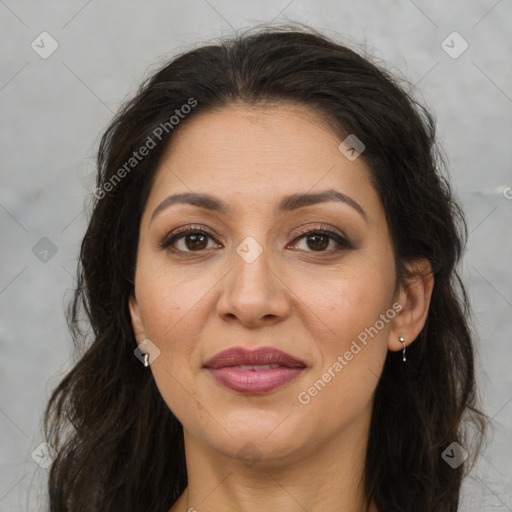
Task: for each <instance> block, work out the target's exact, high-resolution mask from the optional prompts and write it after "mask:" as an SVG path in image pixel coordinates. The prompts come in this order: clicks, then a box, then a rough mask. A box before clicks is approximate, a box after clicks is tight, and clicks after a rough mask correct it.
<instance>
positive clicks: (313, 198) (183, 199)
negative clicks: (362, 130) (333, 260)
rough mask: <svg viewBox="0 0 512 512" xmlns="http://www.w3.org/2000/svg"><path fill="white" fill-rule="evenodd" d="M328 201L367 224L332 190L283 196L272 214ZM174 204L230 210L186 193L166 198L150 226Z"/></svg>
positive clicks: (344, 197) (207, 197) (204, 196)
mask: <svg viewBox="0 0 512 512" xmlns="http://www.w3.org/2000/svg"><path fill="white" fill-rule="evenodd" d="M330 201H337V202H341V203H345V204H348V205H349V206H351V207H352V208H353V209H354V210H356V211H357V212H358V213H359V214H360V215H361V216H362V217H363V218H364V219H365V220H366V221H367V222H368V218H367V216H366V213H365V211H364V210H363V208H362V207H361V205H360V204H359V203H358V202H357V201H355V200H354V199H352V198H351V197H349V196H347V195H346V194H343V193H341V192H339V191H337V190H334V189H329V190H324V191H322V192H309V193H296V194H291V195H288V196H284V197H283V198H282V199H281V200H280V201H279V204H278V205H277V207H276V208H274V213H276V214H277V213H285V212H290V211H293V210H298V209H299V208H303V207H305V206H311V205H315V204H319V203H325V202H330ZM174 204H191V205H193V206H197V207H199V208H204V209H206V210H210V211H213V212H217V213H221V214H223V215H228V214H229V213H230V209H229V208H228V206H227V205H226V204H225V203H224V202H223V201H221V200H220V199H218V198H216V197H214V196H212V195H210V194H200V193H192V192H187V193H183V194H174V195H171V196H168V197H166V198H165V199H164V200H163V201H162V202H161V203H160V204H159V205H158V206H157V207H156V208H155V210H154V211H153V214H152V215H151V219H150V221H149V222H150V224H151V222H152V221H153V219H154V218H155V217H156V216H157V215H158V214H159V213H160V212H162V211H163V210H166V209H167V208H169V207H170V206H172V205H174Z"/></svg>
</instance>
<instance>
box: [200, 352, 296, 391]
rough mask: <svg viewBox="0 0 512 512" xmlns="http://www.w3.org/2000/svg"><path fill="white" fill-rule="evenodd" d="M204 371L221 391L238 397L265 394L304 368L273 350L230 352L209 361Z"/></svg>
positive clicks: (287, 355) (286, 355) (290, 358)
mask: <svg viewBox="0 0 512 512" xmlns="http://www.w3.org/2000/svg"><path fill="white" fill-rule="evenodd" d="M204 368H205V369H207V370H208V371H209V373H210V374H211V375H212V377H213V378H214V379H215V380H216V381H217V382H218V383H220V384H221V385H223V386H224V387H227V388H229V389H231V390H233V391H236V392H238V393H245V394H263V393H268V392H270V391H272V390H274V389H276V388H278V387H280V386H283V385H284V384H286V383H288V382H290V381H292V380H294V379H295V378H296V377H297V376H298V375H300V374H301V373H302V372H303V371H304V370H305V369H306V365H305V364H304V362H303V361H301V360H300V359H297V358H295V357H293V356H291V355H290V354H287V353H286V352H282V351H281V350H277V349H274V348H259V349H257V350H252V351H250V350H246V349H244V348H241V347H238V348H232V349H228V350H224V351H223V352H220V353H219V354H217V355H216V356H214V357H213V358H212V359H210V360H209V361H208V362H207V363H206V364H205V365H204Z"/></svg>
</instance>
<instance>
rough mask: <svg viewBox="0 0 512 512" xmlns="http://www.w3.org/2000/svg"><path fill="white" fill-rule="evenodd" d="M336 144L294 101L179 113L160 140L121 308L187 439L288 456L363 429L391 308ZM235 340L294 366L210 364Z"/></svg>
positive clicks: (376, 221) (370, 212) (360, 184)
mask: <svg viewBox="0 0 512 512" xmlns="http://www.w3.org/2000/svg"><path fill="white" fill-rule="evenodd" d="M341 142H342V141H341V139H339V138H338V137H337V136H335V135H334V134H333V133H332V132H331V131H329V129H328V128H327V127H326V126H324V125H323V123H322V120H321V119H320V118H318V117H316V115H315V114H314V113H313V112H312V111H310V110H308V109H306V108H300V107H292V106H287V107H285V106H277V107H268V108H258V109H256V108H253V107H249V106H245V105H242V104H234V105H232V106H230V107H227V108H224V109H222V110H218V111H215V112H211V113H207V114H199V115H197V116H196V117H195V118H193V119H190V122H188V123H187V124H186V125H183V126H182V127H180V131H179V132H177V133H176V136H175V138H174V139H173V141H172V145H171V146H170V147H169V148H168V151H167V153H166V156H165V158H164V159H163V160H162V162H161V165H160V167H159V169H158V171H157V174H156V177H155V182H154V184H153V187H152V190H151V193H150V195H149V198H148V201H147V204H146V207H145V210H144V213H143V216H142V220H141V225H140V239H139V246H138V258H137V268H136V277H135V296H134V297H132V300H131V302H130V312H131V315H132V324H133V328H134V332H135V334H136V337H137V341H138V342H139V343H140V342H141V341H142V340H143V339H145V338H148V339H149V340H150V341H151V343H150V344H149V345H147V347H153V349H151V348H149V352H150V354H151V352H152V350H153V354H152V355H151V360H152V363H151V366H150V369H151V371H152V373H153V376H154V378H155V381H156V384H157V386H158V389H159V390H160V393H161V394H162V397H163V399H164V400H165V402H166V403H167V405H168V406H169V408H170V409H171V410H172V412H173V413H174V414H175V415H176V417H177V418H178V419H179V421H180V422H181V423H182V425H183V428H184V432H185V436H186V440H189V441H191V440H193V441H194V442H196V443H200V444H201V445H202V446H203V447H207V448H208V449H213V450H215V452H217V453H218V452H220V453H222V454H224V455H226V456H231V457H237V456H238V457H243V456H244V454H247V452H251V450H252V452H253V453H252V454H251V453H249V456H254V457H257V458H260V457H263V460H277V459H281V460H282V461H287V460H288V461H292V460H296V459H297V458H298V457H302V456H305V455H307V454H308V453H309V454H311V453H314V452H315V451H317V450H318V449H319V447H322V446H327V445H328V444H330V443H333V442H337V441H340V440H341V439H343V437H344V436H347V435H348V433H349V432H352V434H354V433H355V435H359V433H361V432H365V429H367V428H368V424H369V420H370V415H371V408H372V398H373V392H374V390H375V387H376V385H377V382H378V379H379V376H380V374H381V370H382V367H383V364H384V360H385V357H386V353H387V350H388V344H389V346H395V345H396V343H397V342H395V341H393V342H391V341H390V340H392V339H393V340H395V339H396V338H397V337H398V336H400V333H399V332H397V330H396V328H395V326H394V325H395V320H396V319H395V320H393V318H394V317H395V316H396V313H397V310H398V309H400V306H398V307H397V303H396V302H395V301H396V299H397V296H395V293H394V292H395V270H394V258H393V251H392V245H391V240H390V235H389V232H388V227H387V224H386V219H385V214H384V211H383V208H382V205H381V203H380V200H379V197H378V195H377V193H376V191H375V189H374V188H373V186H372V185H371V183H370V180H369V171H368V169H367V167H366V165H365V163H364V162H363V160H362V158H356V159H354V158H353V156H354V155H353V154H352V153H350V152H349V153H346V152H345V153H344V152H342V151H340V149H339V147H338V146H339V145H340V143H341ZM346 155H348V156H350V157H351V158H347V156H346ZM327 191H331V195H329V196H327V194H326V192H327ZM176 194H198V195H208V196H209V198H208V200H207V201H206V200H202V201H199V200H198V199H196V200H191V201H190V202H185V201H170V200H169V199H168V198H169V197H170V196H173V195H176ZM324 194H325V196H324ZM308 198H309V199H308ZM171 203H172V204H171ZM199 203H201V204H199ZM218 205H222V208H221V207H219V206H218ZM185 229H190V230H191V231H192V233H191V234H188V235H187V234H186V233H183V230H185ZM176 230H181V232H180V233H179V235H178V236H176V237H175V238H174V239H173V240H171V238H172V236H173V233H175V232H176ZM198 230H201V231H203V232H204V233H201V232H199V233H198V232H197V231H198ZM326 230H327V231H330V232H332V234H329V233H327V234H325V231H326ZM305 231H311V233H310V234H309V235H308V234H306V235H305V234H304V233H305ZM318 231H320V232H318ZM166 241H167V242H168V244H167V245H166V244H165V243H164V244H163V245H166V246H165V247H162V242H166ZM393 304H394V305H395V308H394V309H393ZM393 343H394V344H395V345H392V344H393ZM155 346H156V347H157V348H158V350H159V351H160V353H159V355H158V357H156V358H154V356H155V354H156V353H157V352H155V351H154V347H155ZM233 348H241V349H245V350H246V351H248V352H252V351H254V350H255V349H261V348H265V349H277V350H279V351H282V352H284V353H286V354H288V355H289V356H290V357H291V359H288V360H284V359H280V358H279V357H278V358H277V359H273V357H274V356H275V354H273V353H272V351H266V352H265V351H263V355H262V358H261V359H257V358H256V359H251V355H250V354H249V355H247V354H246V358H245V359H244V358H243V357H241V356H240V354H241V353H242V354H243V350H242V351H241V352H240V351H239V352H236V353H235V355H233V354H231V355H229V354H228V356H227V357H225V358H223V359H221V360H218V361H217V364H215V363H211V360H212V358H214V356H216V355H217V354H219V353H220V352H223V351H225V350H227V349H233ZM398 348H400V347H396V348H395V350H396V349H398ZM143 350H144V349H143ZM236 354H238V356H237V355H236ZM261 354H262V353H260V355H261ZM153 358H154V360H153ZM244 363H245V364H244ZM251 363H256V366H253V365H252V364H251ZM263 363H269V364H271V365H272V366H270V367H268V366H263V367H261V366H260V364H263ZM215 366H218V368H214V367H215ZM148 371H149V370H148ZM363 437H364V436H363ZM248 443H251V445H249V444H248ZM244 450H245V452H244Z"/></svg>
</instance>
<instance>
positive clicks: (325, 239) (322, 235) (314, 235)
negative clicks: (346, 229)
mask: <svg viewBox="0 0 512 512" xmlns="http://www.w3.org/2000/svg"><path fill="white" fill-rule="evenodd" d="M302 240H304V242H305V244H304V245H305V248H304V246H303V247H302V248H301V247H299V249H301V250H305V251H306V252H320V253H333V252H338V251H341V250H342V249H352V248H353V245H352V244H351V243H350V242H349V241H348V240H346V239H345V238H343V237H342V236H341V235H340V234H339V233H337V232H335V231H331V230H326V229H318V228H317V229H310V230H308V231H305V232H303V233H302V234H301V235H300V236H299V237H297V238H296V239H295V240H294V244H296V242H297V241H302ZM331 242H334V245H335V246H334V247H333V248H330V249H328V250H326V249H327V248H328V247H329V244H330V243H331Z"/></svg>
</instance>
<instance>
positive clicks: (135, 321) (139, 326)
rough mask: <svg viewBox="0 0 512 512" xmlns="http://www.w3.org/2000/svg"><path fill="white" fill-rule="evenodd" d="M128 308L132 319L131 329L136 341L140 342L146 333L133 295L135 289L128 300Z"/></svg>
mask: <svg viewBox="0 0 512 512" xmlns="http://www.w3.org/2000/svg"><path fill="white" fill-rule="evenodd" d="M128 308H129V310H130V317H131V321H132V329H133V333H134V335H135V339H136V340H137V343H140V342H141V341H142V340H144V339H145V338H146V334H145V331H144V324H143V322H142V318H141V315H140V308H139V304H138V302H137V298H136V297H135V291H133V292H132V293H131V295H130V298H129V300H128Z"/></svg>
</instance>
